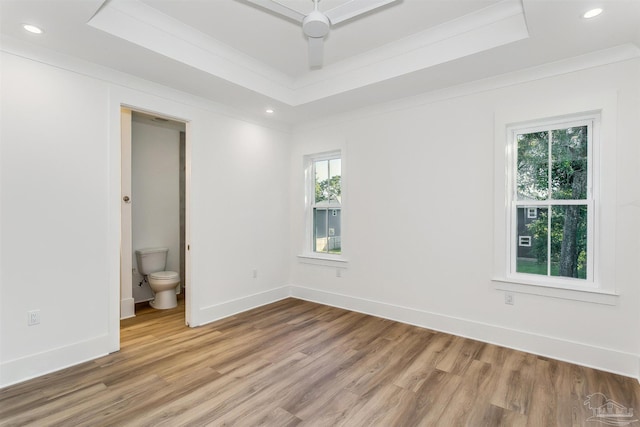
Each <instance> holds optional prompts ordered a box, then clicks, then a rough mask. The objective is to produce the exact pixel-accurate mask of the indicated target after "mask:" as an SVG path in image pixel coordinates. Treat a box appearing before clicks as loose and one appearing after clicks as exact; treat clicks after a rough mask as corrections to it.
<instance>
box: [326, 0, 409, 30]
mask: <svg viewBox="0 0 640 427" xmlns="http://www.w3.org/2000/svg"><path fill="white" fill-rule="evenodd" d="M394 1H397V0H351V1H350V2H348V3H345V4H341V5H340V6H336V7H334V8H333V9H329V10H327V11H325V12H323V13H324V14H325V15H326V16H327V18H329V22H331V25H335V24H339V23H340V22H342V21H346V20H347V19H351V18H354V17H356V16H358V15H362V14H363V13H367V12H369V11H371V10H373V9H377V8H379V7H382V6H384V5H386V4H389V3H393V2H394Z"/></svg>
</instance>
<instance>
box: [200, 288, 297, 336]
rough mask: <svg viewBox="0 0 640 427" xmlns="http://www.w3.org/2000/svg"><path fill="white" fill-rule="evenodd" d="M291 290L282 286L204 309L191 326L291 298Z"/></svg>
mask: <svg viewBox="0 0 640 427" xmlns="http://www.w3.org/2000/svg"><path fill="white" fill-rule="evenodd" d="M290 289H291V287H290V286H282V287H280V288H275V289H271V290H268V291H265V292H260V293H257V294H253V295H249V296H246V297H242V298H237V299H234V300H231V301H225V302H221V303H219V304H215V305H210V306H208V307H204V308H202V309H200V310H199V311H198V313H197V318H196V319H195V322H193V324H192V325H190V326H201V325H205V324H207V323H211V322H215V321H216V320H220V319H223V318H225V317H229V316H233V315H234V314H238V313H242V312H243V311H248V310H251V309H253V308H256V307H260V306H263V305H266V304H270V303H272V302H276V301H280V300H282V299H285V298H289V297H290V296H291V293H290Z"/></svg>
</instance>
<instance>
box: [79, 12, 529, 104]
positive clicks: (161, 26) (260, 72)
mask: <svg viewBox="0 0 640 427" xmlns="http://www.w3.org/2000/svg"><path fill="white" fill-rule="evenodd" d="M89 25H91V26H92V27H94V28H97V29H99V30H102V31H105V32H107V33H109V34H111V35H114V36H116V37H119V38H122V39H124V40H127V41H129V42H131V43H134V44H137V45H139V46H142V47H144V48H147V49H149V50H151V51H154V52H156V53H159V54H161V55H164V56H166V57H169V58H171V59H173V60H176V61H178V62H181V63H183V64H186V65H188V66H190V67H193V68H196V69H199V70H201V71H204V72H206V73H209V74H210V75H212V76H215V77H218V78H221V79H223V80H226V81H228V82H231V83H233V84H237V85H240V86H243V87H245V88H247V89H250V90H252V91H255V92H257V93H260V94H262V95H265V96H268V97H270V98H273V99H274V100H276V101H279V102H282V103H284V104H286V105H288V106H299V105H304V104H308V103H311V102H314V101H318V100H321V99H324V98H327V97H330V96H333V95H337V94H341V93H345V92H349V91H351V90H354V89H358V88H362V87H366V86H369V85H372V84H375V83H380V82H383V81H385V80H388V79H392V78H396V77H399V76H403V75H406V74H409V73H412V72H415V71H418V70H422V69H425V68H429V67H434V66H436V65H440V64H443V63H446V62H449V61H452V60H455V59H459V58H462V57H466V56H470V55H473V54H476V53H479V52H483V51H486V50H489V49H493V48H495V47H498V46H503V45H505V44H508V43H512V42H515V41H518V40H522V39H525V38H528V37H529V33H528V30H527V25H526V21H525V16H524V10H523V7H522V4H521V2H519V1H512V0H504V1H502V2H500V3H496V4H494V5H492V6H489V7H487V8H485V9H481V10H479V11H476V12H473V13H470V14H468V15H465V16H462V17H460V18H457V19H454V20H452V21H449V22H446V23H443V24H441V25H438V26H436V27H433V28H430V29H427V30H425V31H422V32H420V33H417V34H414V35H412V36H410V37H406V38H404V39H402V40H398V41H396V42H391V43H388V44H386V45H384V46H382V47H380V48H378V49H373V50H372V51H369V52H366V53H364V54H361V55H358V56H356V57H353V58H348V59H345V60H343V61H340V62H338V63H336V64H333V65H330V66H327V67H325V68H324V69H321V70H313V71H310V72H309V73H308V74H306V75H304V76H302V77H300V78H298V79H294V78H293V77H291V76H288V75H286V74H284V73H282V72H279V71H278V70H276V69H274V68H272V67H269V66H268V65H266V64H264V63H262V62H260V61H257V60H255V59H254V58H251V57H250V56H248V55H245V54H243V53H241V52H239V51H237V50H235V49H233V48H231V47H229V46H227V45H225V44H223V43H220V42H218V41H217V40H215V39H213V38H212V37H209V36H207V35H205V34H203V33H202V32H200V31H198V30H196V29H194V28H192V27H190V26H188V25H186V24H184V23H182V22H181V21H178V20H176V19H174V18H171V17H169V16H167V15H165V14H163V13H161V12H159V11H158V10H156V9H154V8H153V7H151V6H148V5H146V4H144V3H142V2H140V1H139V0H112V1H110V2H108V3H106V4H105V5H104V7H102V8H101V9H100V10H99V11H98V12H97V13H96V14H95V15H94V16H93V18H91V20H90V21H89Z"/></svg>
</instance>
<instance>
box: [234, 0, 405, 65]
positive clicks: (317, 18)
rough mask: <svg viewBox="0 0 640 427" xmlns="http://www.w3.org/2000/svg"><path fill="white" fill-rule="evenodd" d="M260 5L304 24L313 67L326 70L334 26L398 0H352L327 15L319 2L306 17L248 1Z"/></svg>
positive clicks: (267, 0)
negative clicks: (326, 50) (329, 36)
mask: <svg viewBox="0 0 640 427" xmlns="http://www.w3.org/2000/svg"><path fill="white" fill-rule="evenodd" d="M245 1H247V2H249V3H252V4H255V5H256V6H259V7H262V8H264V9H267V10H270V11H272V12H275V13H277V14H279V15H282V16H284V17H286V18H289V19H293V20H294V21H296V22H300V23H301V24H302V31H304V34H305V35H306V36H307V38H308V40H309V66H310V67H312V68H320V67H322V60H323V56H324V38H325V36H326V35H327V34H329V28H330V27H331V26H332V25H335V24H339V23H340V22H343V21H346V20H348V19H351V18H355V17H357V16H358V15H362V14H364V13H367V12H369V11H371V10H374V9H377V8H379V7H381V6H384V5H386V4H389V3H393V2H395V1H398V0H351V1H348V2H347V3H344V4H341V5H340V6H336V7H334V8H333V9H329V10H326V11H324V12H322V11H320V10H318V2H319V0H311V1H313V4H314V8H313V11H311V12H310V13H309V14H307V15H305V14H304V13H302V12H299V11H297V10H295V9H292V8H290V7H289V6H286V5H284V4H282V3H280V2H279V1H277V0H245Z"/></svg>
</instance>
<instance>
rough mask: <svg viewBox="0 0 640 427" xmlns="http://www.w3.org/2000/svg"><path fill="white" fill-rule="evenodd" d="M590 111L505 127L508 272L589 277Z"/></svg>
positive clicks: (554, 279) (573, 279)
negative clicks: (587, 114)
mask: <svg viewBox="0 0 640 427" xmlns="http://www.w3.org/2000/svg"><path fill="white" fill-rule="evenodd" d="M595 119H596V118H595V117H586V118H577V119H576V120H568V121H567V120H565V121H557V122H549V123H544V124H540V125H534V126H527V127H513V128H511V129H510V132H509V135H510V138H511V143H510V153H511V161H510V162H509V169H510V171H509V173H508V175H509V176H510V181H511V182H510V184H511V185H510V191H509V200H508V202H509V206H510V219H511V221H510V230H511V231H510V233H509V234H510V235H509V245H508V246H509V252H510V266H509V270H510V274H509V275H510V276H511V277H522V278H526V277H528V278H530V279H529V280H532V279H533V280H536V281H540V282H543V283H544V282H548V283H555V284H562V283H567V284H569V283H571V284H579V283H585V284H586V283H587V282H591V283H593V282H594V277H593V276H594V253H593V252H594V249H593V247H594V235H595V230H594V224H595V221H594V214H595V200H594V191H593V176H594V174H593V167H594V166H593V164H594V162H593V152H594V150H593V145H594V122H595Z"/></svg>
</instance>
